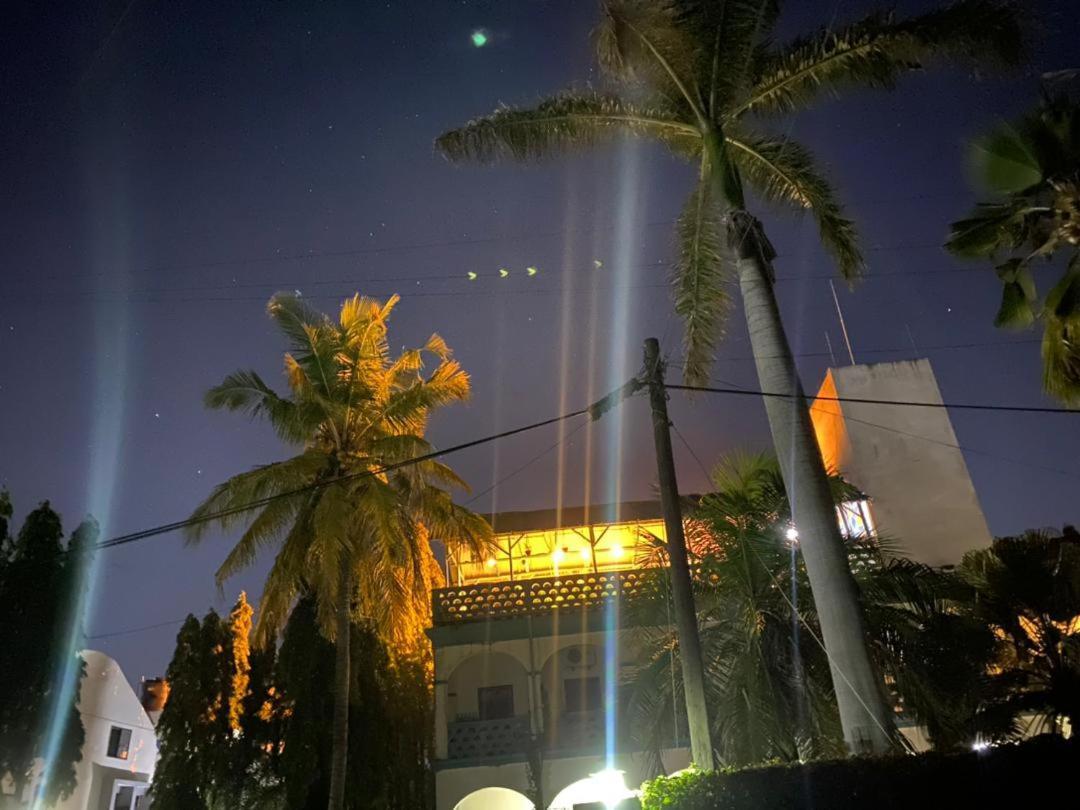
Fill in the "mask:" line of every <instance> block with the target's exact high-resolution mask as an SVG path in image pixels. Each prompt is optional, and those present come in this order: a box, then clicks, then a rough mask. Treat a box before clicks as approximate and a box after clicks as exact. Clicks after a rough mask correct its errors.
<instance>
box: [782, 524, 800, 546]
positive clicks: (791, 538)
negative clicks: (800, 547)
mask: <svg viewBox="0 0 1080 810" xmlns="http://www.w3.org/2000/svg"><path fill="white" fill-rule="evenodd" d="M784 537H786V538H787V539H788V542H789V543H797V542H799V531H798V529H796V528H795V527H794V526H789V527H788V530H787V531H786V532H784Z"/></svg>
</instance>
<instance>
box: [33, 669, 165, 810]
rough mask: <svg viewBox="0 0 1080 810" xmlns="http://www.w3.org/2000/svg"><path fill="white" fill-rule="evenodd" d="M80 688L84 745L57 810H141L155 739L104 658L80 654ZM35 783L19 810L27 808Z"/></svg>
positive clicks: (128, 688)
mask: <svg viewBox="0 0 1080 810" xmlns="http://www.w3.org/2000/svg"><path fill="white" fill-rule="evenodd" d="M82 657H83V660H85V661H86V675H85V677H84V678H83V679H82V683H81V685H80V688H79V714H80V716H81V717H82V723H83V730H84V731H85V739H84V742H83V749H82V759H81V760H80V761H79V762H78V763H77V765H76V766H75V772H76V777H77V786H76V788H75V792H74V793H73V794H72V795H71V796H70V797H68V798H67V799H65V800H63V801H60V802H57V804H56V805H54V808H55V810H145V808H146V807H147V806H148V805H147V800H146V798H145V797H146V792H147V790H148V788H149V783H150V778H151V777H152V776H153V773H154V764H155V763H156V762H157V737H156V736H155V734H154V728H153V726H152V725H151V723H150V719H149V718H148V717H147V716H146V712H145V711H143V707H142V705H141V704H140V703H139V699H138V697H136V695H135V692H134V690H132V688H131V685H130V684H129V683H128V682H127V678H125V677H124V673H123V671H121V669H120V665H119V664H117V663H116V661H114V660H113V659H112V658H110V657H109V656H107V655H105V653H101V652H97V651H96V650H83V652H82ZM36 789H37V780H36V779H35V781H34V783H33V784H32V785H31V786H30V788H28V790H27V795H26V796H25V797H24V801H23V803H22V804H21V805H16V806H23V807H29V806H30V805H31V802H30V797H31V796H33V795H34V793H35V791H36Z"/></svg>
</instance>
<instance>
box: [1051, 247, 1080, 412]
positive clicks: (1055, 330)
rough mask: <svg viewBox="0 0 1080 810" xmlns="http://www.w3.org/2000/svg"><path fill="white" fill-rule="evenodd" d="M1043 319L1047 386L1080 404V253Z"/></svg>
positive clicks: (1067, 401) (1070, 402)
mask: <svg viewBox="0 0 1080 810" xmlns="http://www.w3.org/2000/svg"><path fill="white" fill-rule="evenodd" d="M1043 320H1044V321H1045V330H1044V332H1043V340H1042V360H1043V389H1044V390H1045V391H1046V392H1047V393H1048V394H1050V395H1051V396H1054V397H1057V398H1058V399H1060V400H1061V401H1062V402H1064V403H1065V404H1067V405H1069V406H1073V407H1080V254H1078V255H1076V256H1074V257H1073V259H1072V262H1071V263H1070V268H1069V270H1067V271H1066V272H1065V275H1064V276H1063V277H1062V279H1061V281H1059V282H1058V283H1057V284H1055V285H1054V287H1053V289H1051V290H1050V292H1049V293H1047V296H1046V306H1045V311H1044V315H1043Z"/></svg>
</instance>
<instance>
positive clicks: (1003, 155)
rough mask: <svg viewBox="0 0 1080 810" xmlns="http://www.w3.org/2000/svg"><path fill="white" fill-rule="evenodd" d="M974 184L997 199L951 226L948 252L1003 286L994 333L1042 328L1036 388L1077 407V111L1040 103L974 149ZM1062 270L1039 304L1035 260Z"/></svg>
mask: <svg viewBox="0 0 1080 810" xmlns="http://www.w3.org/2000/svg"><path fill="white" fill-rule="evenodd" d="M971 163H972V167H973V170H974V173H975V176H976V179H977V181H978V182H979V183H980V184H981V185H982V186H983V187H985V188H986V189H987V190H988V191H989V192H990V193H991V194H994V195H996V198H995V199H993V200H992V201H990V202H982V203H979V204H978V205H977V206H976V207H975V210H974V212H973V213H972V214H971V216H969V217H967V218H965V219H961V220H957V221H956V222H954V223H952V226H951V232H950V235H949V240H948V242H947V243H946V247H947V248H948V249H949V251H951V252H952V253H954V254H955V255H957V256H960V257H963V258H969V259H978V260H989V261H991V262H993V264H994V265H996V270H997V275H998V277H999V278H1000V279H1001V281H1002V296H1001V305H1000V307H999V308H998V313H997V316H996V317H995V319H994V325H995V326H998V327H1000V328H1005V329H1026V328H1029V327H1031V326H1032V325H1034V324H1036V323H1040V324H1041V325H1042V327H1043V340H1042V360H1043V388H1044V390H1045V391H1046V392H1047V393H1048V394H1050V395H1051V396H1054V397H1057V398H1058V399H1060V400H1061V401H1062V402H1064V403H1066V404H1069V405H1080V104H1077V103H1076V102H1075V101H1071V100H1070V99H1068V98H1067V97H1065V96H1058V97H1054V98H1049V99H1047V100H1045V101H1044V102H1043V103H1042V104H1041V105H1040V106H1039V107H1038V108H1037V109H1035V110H1034V111H1033V112H1031V113H1029V114H1028V115H1025V116H1023V117H1022V118H1021V119H1019V120H1018V121H1016V122H1014V123H1013V124H1008V125H1003V126H1001V127H999V128H998V129H996V130H994V131H993V132H991V133H989V134H988V135H986V136H984V137H982V138H980V139H978V140H977V141H975V143H974V144H973V145H972V149H971ZM1038 259H1043V260H1045V263H1048V264H1050V265H1057V266H1058V267H1060V268H1063V273H1062V275H1061V277H1060V279H1059V280H1058V281H1057V283H1056V284H1055V285H1054V286H1053V287H1052V288H1051V289H1050V290H1049V291H1048V292H1047V294H1046V297H1045V298H1044V299H1042V300H1040V297H1039V292H1038V289H1037V287H1036V284H1035V280H1034V278H1033V277H1032V268H1033V267H1034V266H1035V263H1036V260H1038Z"/></svg>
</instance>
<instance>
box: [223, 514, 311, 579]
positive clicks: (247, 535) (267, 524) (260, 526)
mask: <svg viewBox="0 0 1080 810" xmlns="http://www.w3.org/2000/svg"><path fill="white" fill-rule="evenodd" d="M309 499H310V496H308V497H307V498H299V497H297V498H279V499H278V500H276V501H271V502H270V503H268V504H267V505H266V506H264V507H263V508H262V510H261V511H260V512H259V514H258V515H257V516H256V517H255V519H254V520H252V521H251V523H250V524H248V527H247V529H245V530H244V533H243V534H242V535H241V536H240V539H239V540H237V541H236V545H235V546H233V547H232V550H231V551H230V552H229V553H228V555H226V557H225V559H224V560H223V561H222V563H221V565H220V566H218V570H217V572H216V573H215V574H214V579H215V580H217V584H218V587H219V588H221V587H222V586H223V585H224V583H225V581H226V580H227V579H229V578H231V577H233V576H235V575H236V574H238V573H240V572H241V571H242V570H244V569H245V568H247V567H248V566H249V565H251V564H252V563H254V562H255V559H256V558H257V557H258V554H259V552H260V551H261V550H263V549H264V548H266V547H267V546H268V545H270V544H271V543H273V542H274V541H275V540H278V539H280V538H281V536H282V534H283V533H284V532H286V531H287V530H289V529H291V528H292V527H293V526H294V525H295V524H296V522H297V519H298V515H299V513H300V510H301V509H303V508H304V506H305V503H304V501H306V500H309Z"/></svg>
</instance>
